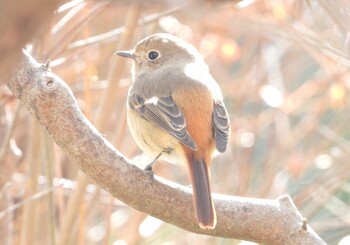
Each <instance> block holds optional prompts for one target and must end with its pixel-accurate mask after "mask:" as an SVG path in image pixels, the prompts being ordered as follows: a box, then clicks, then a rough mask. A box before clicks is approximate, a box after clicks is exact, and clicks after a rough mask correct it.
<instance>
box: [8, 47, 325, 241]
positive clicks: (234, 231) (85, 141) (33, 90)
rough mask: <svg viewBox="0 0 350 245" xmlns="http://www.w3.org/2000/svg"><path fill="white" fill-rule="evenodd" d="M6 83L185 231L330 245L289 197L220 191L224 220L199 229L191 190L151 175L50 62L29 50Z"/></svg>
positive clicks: (64, 143) (132, 199) (105, 174)
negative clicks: (120, 147) (108, 135)
mask: <svg viewBox="0 0 350 245" xmlns="http://www.w3.org/2000/svg"><path fill="white" fill-rule="evenodd" d="M5 83H6V84H7V85H8V86H9V87H10V89H11V90H12V92H13V93H14V95H15V96H16V97H17V98H18V99H19V100H20V101H21V102H22V103H23V104H24V106H25V107H26V108H27V109H28V110H29V111H30V112H31V113H32V114H33V116H35V118H36V119H37V120H38V121H39V122H40V123H41V124H42V125H43V127H45V128H46V130H47V131H48V132H49V134H50V135H51V136H52V138H53V139H54V141H55V142H56V143H57V144H58V145H59V146H60V147H61V148H62V150H63V151H65V152H66V153H67V154H68V155H69V156H70V157H71V158H72V159H73V160H74V161H75V162H76V163H77V164H78V167H79V168H80V169H81V170H82V171H83V172H85V173H86V174H87V175H88V176H90V177H91V178H93V179H94V180H95V181H96V183H98V184H99V185H100V186H101V187H103V188H104V189H106V190H107V191H108V192H109V193H110V194H111V195H113V196H114V197H116V198H118V199H119V200H121V201H123V202H124V203H126V204H127V205H129V206H131V207H133V208H135V209H137V210H139V211H141V212H144V213H147V214H149V215H152V216H154V217H156V218H159V219H161V220H163V221H165V222H167V223H171V224H174V225H176V226H178V227H180V228H183V229H185V230H188V231H191V232H195V233H199V234H207V235H213V236H220V237H226V238H235V239H243V240H250V241H255V242H259V243H265V244H325V243H324V242H323V241H322V239H321V238H320V237H319V236H318V235H317V234H316V233H315V232H314V231H313V229H312V228H311V227H310V226H308V225H307V224H306V220H305V219H303V217H302V215H301V214H300V213H299V211H298V210H297V208H296V207H295V205H294V204H293V202H292V200H291V198H290V197H289V196H282V197H280V198H278V199H277V200H263V199H252V198H241V197H232V196H223V195H217V194H214V195H213V198H214V202H215V206H216V210H217V216H218V224H217V227H216V229H214V230H202V229H200V228H199V227H198V225H197V223H196V220H195V217H194V210H193V204H192V196H191V189H190V188H188V187H183V186H180V185H178V184H175V183H172V182H169V181H167V180H164V179H161V178H159V177H157V176H155V178H154V179H153V178H150V176H149V175H148V174H146V173H145V171H143V170H141V169H139V168H137V167H136V166H135V165H133V164H131V163H130V161H129V160H128V159H126V158H125V157H124V156H123V155H122V154H121V153H120V152H118V151H117V150H116V149H115V148H114V147H113V146H112V145H111V144H110V143H109V142H108V141H107V140H106V139H104V138H103V137H102V136H101V134H100V133H99V132H98V131H97V130H96V129H95V128H94V126H93V125H92V124H91V123H90V122H89V121H88V120H87V119H86V118H85V117H84V115H83V114H82V113H81V111H80V110H79V108H78V106H77V104H76V101H75V99H74V96H73V93H72V91H71V90H70V89H69V87H68V86H67V85H66V84H65V83H64V81H62V80H61V79H60V78H59V77H58V76H57V75H55V74H54V73H52V72H51V71H50V69H49V68H48V64H45V65H43V64H39V63H37V62H36V61H35V60H34V59H33V58H32V57H31V56H30V55H29V54H26V53H24V56H23V61H22V63H21V64H20V65H19V68H18V69H17V70H16V71H15V72H14V73H13V74H11V75H10V76H9V77H8V78H7V79H5Z"/></svg>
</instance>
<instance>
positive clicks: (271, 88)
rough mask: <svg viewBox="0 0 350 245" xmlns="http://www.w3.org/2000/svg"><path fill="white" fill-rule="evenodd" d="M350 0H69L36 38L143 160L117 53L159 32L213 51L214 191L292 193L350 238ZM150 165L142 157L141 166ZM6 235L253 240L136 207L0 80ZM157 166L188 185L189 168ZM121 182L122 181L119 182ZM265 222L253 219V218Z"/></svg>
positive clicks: (330, 239) (36, 48)
mask: <svg viewBox="0 0 350 245" xmlns="http://www.w3.org/2000/svg"><path fill="white" fill-rule="evenodd" d="M349 23H350V2H349V1H346V0H339V1H326V0H288V1H283V0H260V1H255V0H241V1H239V0H236V1H185V0H182V1H169V0H163V1H161V0H158V1H156V0H152V1H134V2H132V1H123V0H120V1H111V0H103V1H102V0H94V1H84V0H73V1H67V2H65V1H63V2H62V5H61V6H60V8H59V9H58V10H57V11H56V12H55V14H54V18H53V19H52V21H51V22H50V23H49V25H48V26H47V27H46V28H45V29H43V30H40V33H39V35H37V36H36V37H35V38H34V39H33V40H32V41H31V42H30V43H29V44H28V45H27V47H26V48H27V49H28V50H30V51H31V52H32V54H33V56H34V57H35V58H36V59H37V60H38V61H41V62H45V61H46V60H47V59H50V60H51V68H52V70H53V71H54V72H55V73H56V74H58V75H59V76H60V77H61V78H62V79H63V80H64V81H65V82H66V83H67V84H68V85H69V86H70V88H71V89H72V91H73V93H74V95H75V96H76V99H77V101H78V104H79V106H80V108H81V110H82V111H83V112H84V114H85V115H86V117H87V118H88V119H89V120H90V121H91V122H92V123H93V124H94V125H95V126H96V127H97V128H98V129H99V130H100V132H101V133H102V134H103V135H104V136H105V137H106V138H107V139H108V140H109V141H110V142H112V144H114V146H115V147H116V148H117V149H118V150H120V151H121V152H122V153H123V154H124V155H125V156H127V157H128V158H131V159H134V161H135V162H137V163H140V162H143V160H142V159H144V158H143V157H140V156H141V155H140V154H142V152H141V151H140V150H139V149H138V148H137V146H136V145H135V143H134V141H133V139H132V138H131V136H130V133H129V131H128V129H127V126H126V118H125V109H126V104H125V101H126V94H127V91H128V87H129V86H130V84H131V80H130V62H129V61H126V60H125V59H122V58H119V57H117V56H114V55H113V52H114V51H116V50H125V49H131V48H133V47H134V45H135V44H136V43H137V42H138V41H139V40H140V39H142V38H144V37H146V36H148V35H150V34H153V33H157V32H167V33H172V34H174V35H177V36H179V37H180V38H182V39H184V40H186V41H187V42H189V43H191V44H193V45H194V46H195V47H196V48H197V49H198V50H199V51H200V53H201V54H203V56H204V57H205V60H206V62H207V64H208V65H209V67H210V70H211V73H212V75H213V76H214V78H215V79H216V80H217V82H218V83H219V85H220V86H221V89H222V91H223V94H224V98H225V104H226V107H227V108H228V111H229V114H230V118H231V125H232V134H231V137H230V144H229V149H228V151H227V152H226V153H224V154H222V155H220V156H219V157H217V158H215V159H214V161H213V164H212V182H211V184H212V190H213V192H215V193H220V194H227V195H238V196H245V197H256V198H268V199H276V198H278V197H279V196H281V195H283V194H289V195H291V197H292V199H293V200H294V202H295V204H296V206H297V207H298V209H299V210H300V211H301V213H302V214H303V216H304V217H306V218H307V219H308V222H309V224H310V225H311V226H312V227H313V228H314V229H315V231H316V232H317V233H318V234H319V235H320V236H321V237H322V238H323V239H324V240H325V241H326V242H327V244H340V245H344V244H350V160H349V154H350V142H349V140H350V129H349V127H348V126H349V122H350V111H349V109H350V101H349V99H348V98H349V89H350V71H349V69H348V68H349V67H350V55H349V51H350V26H349ZM141 165H142V164H141ZM0 166H1V171H0V243H1V244H89V245H90V244H91V245H100V244H101V245H107V244H111V245H133V244H166V245H173V244H193V245H195V244H251V243H248V242H244V241H233V240H228V239H223V238H216V237H209V236H203V235H197V234H193V233H189V232H187V231H184V230H182V229H180V228H177V227H175V226H172V225H170V224H167V223H163V222H162V221H159V220H157V219H154V218H152V217H148V216H147V215H145V214H143V213H140V212H138V211H136V210H134V209H132V208H130V207H128V206H126V205H125V204H123V203H121V202H119V201H118V200H116V199H114V198H113V197H111V196H110V195H109V194H108V193H106V192H105V191H103V190H101V189H100V188H99V187H98V186H96V185H95V184H94V182H93V181H90V180H89V179H88V178H87V177H85V176H84V175H82V174H80V173H79V172H78V170H77V168H76V165H75V164H74V162H72V161H71V160H70V159H69V158H68V157H67V156H66V155H65V154H64V153H63V152H62V151H61V150H60V149H59V148H58V147H57V146H56V145H55V143H53V142H52V140H51V138H50V137H49V136H48V134H47V133H46V132H45V130H43V128H42V127H41V126H40V125H38V124H37V123H36V121H35V120H34V119H33V118H32V116H31V115H30V114H29V113H28V112H27V110H26V109H25V108H23V107H22V106H21V104H20V103H19V101H18V100H16V99H15V98H14V97H13V95H12V94H11V92H10V91H9V90H8V89H7V88H6V87H5V86H0ZM154 170H155V173H156V174H157V175H160V176H162V177H164V178H166V179H169V180H172V181H174V182H177V183H180V184H183V185H188V184H189V180H188V176H187V173H186V170H185V169H184V168H183V167H181V166H176V165H169V164H164V163H159V164H157V165H156V166H155V168H154ZM125 191H127V190H125ZM257 225H258V224H257Z"/></svg>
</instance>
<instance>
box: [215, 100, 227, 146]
mask: <svg viewBox="0 0 350 245" xmlns="http://www.w3.org/2000/svg"><path fill="white" fill-rule="evenodd" d="M213 124H214V125H213V126H214V138H215V145H216V149H217V150H218V151H219V152H224V151H226V148H227V144H228V140H229V135H230V121H229V118H228V113H227V110H226V108H225V105H224V103H223V102H222V101H221V100H217V101H214V111H213Z"/></svg>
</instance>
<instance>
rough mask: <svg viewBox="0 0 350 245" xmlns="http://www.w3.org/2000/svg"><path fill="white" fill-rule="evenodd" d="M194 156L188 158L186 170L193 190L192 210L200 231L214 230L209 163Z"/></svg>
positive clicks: (214, 215)
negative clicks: (187, 169)
mask: <svg viewBox="0 0 350 245" xmlns="http://www.w3.org/2000/svg"><path fill="white" fill-rule="evenodd" d="M206 161H208V160H205V159H203V158H200V157H198V156H196V153H192V154H190V156H189V157H188V168H189V175H190V179H191V184H192V189H193V202H194V210H195V212H196V217H197V221H198V223H199V226H200V227H201V228H202V229H214V228H215V226H216V214H215V208H214V203H213V200H212V198H211V192H210V183H209V181H210V180H209V173H208V171H209V164H210V163H209V162H206Z"/></svg>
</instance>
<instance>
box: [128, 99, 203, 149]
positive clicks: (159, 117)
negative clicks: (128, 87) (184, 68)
mask: <svg viewBox="0 0 350 245" xmlns="http://www.w3.org/2000/svg"><path fill="white" fill-rule="evenodd" d="M128 104H129V108H130V109H131V110H133V111H135V112H137V113H138V114H139V115H140V116H141V117H143V118H145V119H146V120H147V121H148V122H150V123H152V124H154V125H156V126H157V127H159V128H161V129H163V130H164V131H165V132H167V133H168V134H170V135H171V136H173V137H175V138H176V139H178V140H179V141H180V142H181V143H183V144H184V145H186V146H188V147H189V148H190V149H192V150H194V151H196V150H197V149H198V147H197V145H196V143H195V142H194V140H193V139H192V138H191V136H190V134H189V133H188V131H187V130H186V119H185V117H184V115H183V113H182V112H181V110H180V108H179V107H178V106H177V105H176V104H175V102H174V101H173V99H172V97H171V96H167V97H161V98H158V97H152V98H150V99H147V100H146V99H144V98H143V97H142V96H140V95H138V94H136V93H132V94H129V97H128Z"/></svg>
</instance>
